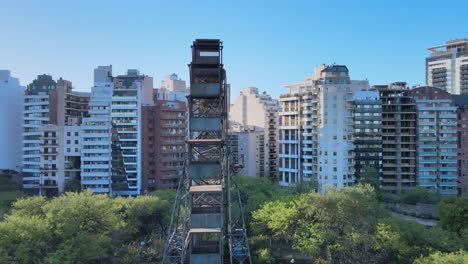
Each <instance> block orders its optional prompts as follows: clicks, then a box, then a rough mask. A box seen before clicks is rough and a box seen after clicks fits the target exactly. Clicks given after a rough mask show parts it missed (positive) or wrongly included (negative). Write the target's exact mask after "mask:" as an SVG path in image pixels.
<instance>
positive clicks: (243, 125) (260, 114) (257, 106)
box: [229, 87, 279, 179]
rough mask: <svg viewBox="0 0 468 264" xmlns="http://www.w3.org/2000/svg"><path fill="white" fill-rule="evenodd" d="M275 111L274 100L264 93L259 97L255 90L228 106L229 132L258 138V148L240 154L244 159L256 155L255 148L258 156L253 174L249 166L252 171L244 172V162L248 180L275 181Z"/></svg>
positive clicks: (276, 126) (276, 129) (276, 104)
mask: <svg viewBox="0 0 468 264" xmlns="http://www.w3.org/2000/svg"><path fill="white" fill-rule="evenodd" d="M278 111H279V103H278V100H274V99H273V98H272V97H271V96H270V95H268V94H267V93H266V92H263V93H262V94H260V93H259V92H258V89H257V88H255V87H248V88H245V89H244V90H243V91H242V92H241V93H240V95H239V96H238V97H236V99H235V100H234V103H233V104H231V106H230V109H229V122H230V131H232V132H235V133H238V132H240V133H250V132H251V133H253V135H252V138H253V139H256V138H258V142H259V145H255V149H252V150H243V151H244V152H245V153H243V155H244V156H247V155H248V154H247V153H253V152H255V151H257V148H258V152H259V156H258V159H257V160H258V166H257V165H255V168H256V169H255V171H254V170H253V168H254V167H253V165H252V168H248V167H247V166H249V163H248V162H247V160H244V161H245V163H244V166H245V167H244V170H243V171H244V172H248V173H249V174H248V175H249V176H259V177H270V178H273V179H277V177H278V169H277V168H278V167H277V164H278V133H277V131H278V123H279V116H278ZM258 133H261V135H258ZM239 135H240V134H239ZM241 137H243V136H241ZM252 148H253V147H252ZM251 155H252V154H251ZM249 162H250V161H249Z"/></svg>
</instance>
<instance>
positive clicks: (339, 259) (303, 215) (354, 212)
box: [252, 185, 385, 263]
mask: <svg viewBox="0 0 468 264" xmlns="http://www.w3.org/2000/svg"><path fill="white" fill-rule="evenodd" d="M383 215H385V213H384V211H383V209H382V208H381V207H380V205H379V204H378V201H377V199H376V194H375V192H374V189H373V188H372V187H371V186H370V185H358V186H356V187H353V188H351V187H347V188H344V189H343V190H337V189H330V190H328V192H327V193H326V194H325V195H319V194H318V193H308V194H303V195H300V196H295V197H294V198H293V199H290V201H275V202H268V203H266V204H265V205H263V206H262V207H261V209H259V210H257V211H255V212H254V213H253V219H254V221H253V222H252V226H253V227H254V228H253V230H254V231H256V233H260V234H267V235H269V236H270V238H273V240H276V241H280V240H286V241H289V242H290V245H292V248H293V249H295V250H297V251H299V252H300V253H302V254H305V255H307V256H312V257H314V258H315V259H319V258H322V259H326V260H327V261H328V262H330V263H357V262H359V261H361V260H362V259H366V260H369V263H372V262H376V261H378V260H379V259H381V258H382V257H383V256H384V252H383V250H381V249H379V248H377V247H376V242H375V241H376V240H375V232H376V226H377V223H378V220H379V219H380V217H382V216H383ZM275 246H277V245H275Z"/></svg>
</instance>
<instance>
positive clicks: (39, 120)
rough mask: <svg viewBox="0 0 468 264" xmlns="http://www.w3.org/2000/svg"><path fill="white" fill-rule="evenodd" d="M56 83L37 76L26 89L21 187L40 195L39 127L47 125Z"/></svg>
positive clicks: (46, 77)
mask: <svg viewBox="0 0 468 264" xmlns="http://www.w3.org/2000/svg"><path fill="white" fill-rule="evenodd" d="M56 88H57V83H56V82H55V81H54V80H53V79H52V76H50V75H45V74H44V75H39V76H37V79H35V80H34V81H33V82H32V83H31V84H30V85H28V87H27V89H26V93H25V96H24V111H23V161H22V165H23V187H24V188H25V189H31V190H32V191H33V192H34V193H37V194H40V184H41V171H40V165H41V146H40V138H41V134H42V133H41V131H40V128H41V125H46V124H48V123H49V91H51V90H55V89H56Z"/></svg>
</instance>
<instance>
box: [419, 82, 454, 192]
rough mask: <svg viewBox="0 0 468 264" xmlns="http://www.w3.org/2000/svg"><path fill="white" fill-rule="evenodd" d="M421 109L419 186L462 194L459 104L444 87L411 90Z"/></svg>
mask: <svg viewBox="0 0 468 264" xmlns="http://www.w3.org/2000/svg"><path fill="white" fill-rule="evenodd" d="M410 93H411V96H412V97H413V98H414V99H415V102H416V110H417V122H416V123H417V152H416V153H417V158H418V159H417V167H416V173H417V180H418V185H419V186H422V187H425V188H427V189H429V190H430V191H432V192H435V193H440V194H457V193H458V190H457V188H458V161H457V160H458V158H457V150H458V145H457V132H458V130H457V129H458V122H457V107H456V105H455V103H454V102H453V100H452V97H451V95H450V94H449V93H448V92H446V91H445V90H442V89H440V88H435V87H429V86H425V87H418V88H415V89H412V90H411V92H410Z"/></svg>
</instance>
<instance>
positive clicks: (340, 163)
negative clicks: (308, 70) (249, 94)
mask: <svg viewBox="0 0 468 264" xmlns="http://www.w3.org/2000/svg"><path fill="white" fill-rule="evenodd" d="M286 87H287V88H289V93H287V94H284V95H281V97H280V104H281V111H280V127H279V136H280V140H279V143H280V150H279V159H280V163H279V167H280V175H281V176H280V184H281V185H282V186H295V185H297V184H304V183H308V182H309V183H310V184H312V186H314V185H316V188H318V190H319V191H321V192H323V191H325V190H326V188H327V187H330V186H335V187H338V188H342V187H343V186H347V185H352V184H354V181H355V176H354V159H353V157H354V153H353V132H354V129H353V115H352V111H353V103H352V96H353V93H354V92H357V91H361V90H367V89H369V83H368V82H367V81H353V80H351V79H350V77H349V71H348V69H347V67H346V66H343V65H331V66H326V65H320V66H317V67H316V68H315V75H314V76H308V77H306V79H305V80H304V81H302V82H299V83H291V84H287V85H286Z"/></svg>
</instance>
